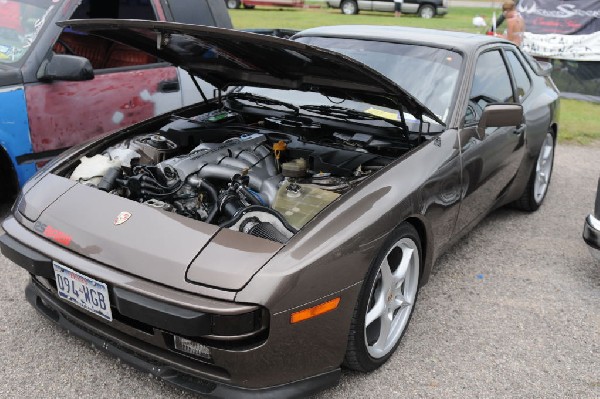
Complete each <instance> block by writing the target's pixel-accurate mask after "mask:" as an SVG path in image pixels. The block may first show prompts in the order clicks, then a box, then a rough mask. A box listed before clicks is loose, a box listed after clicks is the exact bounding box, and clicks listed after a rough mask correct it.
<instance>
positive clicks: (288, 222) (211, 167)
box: [70, 111, 395, 243]
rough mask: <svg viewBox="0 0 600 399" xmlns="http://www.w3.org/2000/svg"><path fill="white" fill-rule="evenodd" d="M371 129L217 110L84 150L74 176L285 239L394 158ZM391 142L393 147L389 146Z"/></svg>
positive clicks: (159, 204)
mask: <svg viewBox="0 0 600 399" xmlns="http://www.w3.org/2000/svg"><path fill="white" fill-rule="evenodd" d="M324 132H326V133H324ZM369 146H371V147H372V148H379V149H381V148H387V147H389V143H386V142H385V141H381V140H379V141H378V140H375V139H374V138H373V137H372V136H370V135H368V134H364V133H348V132H338V131H328V129H326V128H324V127H323V126H319V125H317V126H313V124H310V123H306V121H300V122H299V123H290V121H289V120H285V119H280V118H277V117H268V118H264V119H261V120H260V121H258V122H257V123H253V124H248V123H244V122H243V121H242V119H241V116H240V115H239V114H236V113H235V112H231V111H213V112H210V113H207V114H204V115H200V116H197V117H193V118H185V117H179V116H173V117H172V120H171V122H170V123H168V124H166V125H165V126H163V127H162V128H161V129H159V131H155V132H151V133H148V134H142V135H137V136H134V137H132V138H129V139H126V140H123V141H120V142H118V143H116V144H113V145H111V146H110V147H108V148H106V149H105V150H103V151H102V152H101V153H98V154H96V155H94V156H91V157H82V158H81V159H80V162H79V164H78V165H77V166H76V167H75V168H74V170H72V173H71V175H70V178H71V179H72V180H76V181H78V182H80V183H82V184H87V185H90V186H94V187H96V188H98V189H99V190H103V191H106V192H108V193H111V194H114V195H119V196H122V197H125V198H129V199H131V200H134V201H137V202H140V203H143V204H145V205H147V206H150V207H154V208H159V209H161V210H163V211H166V212H175V213H178V214H180V215H184V216H186V217H189V218H192V219H196V220H199V221H202V222H206V223H211V224H217V225H219V226H221V227H224V228H230V229H234V230H236V231H242V232H245V233H248V234H251V235H254V236H258V237H262V238H266V239H270V240H274V241H278V242H282V243H284V242H286V241H287V240H289V238H291V237H292V236H293V235H294V234H295V233H296V232H297V231H298V230H299V229H301V228H302V227H303V226H304V225H305V224H306V223H307V222H308V221H310V220H311V219H312V218H313V217H314V216H315V215H317V214H318V213H319V212H320V211H322V210H323V209H324V208H325V207H326V206H327V205H329V204H330V203H332V202H333V201H335V200H336V199H337V198H338V197H339V196H340V195H342V194H344V193H345V192H347V191H349V190H350V189H351V188H352V187H354V186H355V185H357V184H359V183H360V182H361V181H363V180H364V179H366V178H368V177H369V176H370V175H372V174H373V173H374V172H375V171H377V170H379V169H381V168H383V167H384V166H385V165H387V164H388V163H390V162H391V161H393V160H394V159H395V157H391V156H389V155H387V154H386V155H381V154H377V153H375V152H374V151H369ZM388 151H389V150H388Z"/></svg>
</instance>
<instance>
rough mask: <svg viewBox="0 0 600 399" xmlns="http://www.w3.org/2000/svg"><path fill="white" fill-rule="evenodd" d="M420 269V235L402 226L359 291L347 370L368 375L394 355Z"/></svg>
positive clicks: (412, 303) (350, 337)
mask: <svg viewBox="0 0 600 399" xmlns="http://www.w3.org/2000/svg"><path fill="white" fill-rule="evenodd" d="M420 267H421V240H420V238H419V234H418V233H417V231H416V230H415V228H414V227H413V226H412V225H411V224H409V223H403V224H401V225H400V226H399V227H398V228H397V229H396V230H395V231H394V232H393V233H392V234H391V235H390V237H389V238H388V239H387V240H386V243H385V244H384V245H383V247H382V248H381V251H380V252H379V255H378V256H377V257H376V258H375V261H374V262H373V264H372V265H371V268H370V270H369V273H368V274H367V277H366V280H365V282H364V284H363V287H362V289H361V293H360V296H359V298H358V302H357V304H356V307H355V309H354V315H353V317H352V323H351V325H350V332H349V335H348V349H347V351H346V356H345V359H344V365H345V366H346V367H348V368H351V369H354V370H358V371H365V372H366V371H371V370H374V369H376V368H377V367H379V366H381V365H382V364H383V363H385V362H386V360H387V359H388V358H389V357H390V356H391V355H392V354H393V353H394V351H395V350H396V348H397V347H398V344H399V343H400V340H401V338H402V336H403V335H404V333H405V331H406V328H407V326H408V323H409V322H410V318H411V316H412V313H413V309H414V306H415V302H416V299H417V294H418V290H419V276H420ZM384 331H386V332H384ZM384 335H385V336H384Z"/></svg>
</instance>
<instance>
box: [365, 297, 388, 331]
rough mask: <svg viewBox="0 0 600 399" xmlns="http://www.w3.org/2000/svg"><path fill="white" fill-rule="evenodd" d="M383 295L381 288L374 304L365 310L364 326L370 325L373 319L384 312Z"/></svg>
mask: <svg viewBox="0 0 600 399" xmlns="http://www.w3.org/2000/svg"><path fill="white" fill-rule="evenodd" d="M385 310H386V306H385V295H384V291H383V290H382V291H381V292H380V294H379V296H378V298H377V299H376V301H375V305H374V306H373V308H372V309H371V310H369V311H368V312H367V316H366V317H365V328H366V327H368V326H370V325H371V324H372V323H373V322H374V321H375V320H377V319H379V318H380V317H382V316H383V314H384V313H385Z"/></svg>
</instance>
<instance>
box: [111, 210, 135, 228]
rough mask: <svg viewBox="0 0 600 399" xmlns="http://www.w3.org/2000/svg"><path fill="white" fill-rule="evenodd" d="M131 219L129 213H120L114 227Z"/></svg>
mask: <svg viewBox="0 0 600 399" xmlns="http://www.w3.org/2000/svg"><path fill="white" fill-rule="evenodd" d="M130 217H131V213H129V212H121V213H119V215H118V216H117V218H116V219H115V226H118V225H120V224H123V223H125V222H126V221H128V220H129V218H130Z"/></svg>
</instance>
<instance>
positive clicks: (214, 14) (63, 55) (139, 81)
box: [0, 0, 232, 197]
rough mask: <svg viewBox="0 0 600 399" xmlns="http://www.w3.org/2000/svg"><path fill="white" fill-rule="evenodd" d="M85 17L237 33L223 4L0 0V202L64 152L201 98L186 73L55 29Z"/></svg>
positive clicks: (198, 0) (216, 0)
mask: <svg viewBox="0 0 600 399" xmlns="http://www.w3.org/2000/svg"><path fill="white" fill-rule="evenodd" d="M88 18H89V19H94V18H118V19H125V18H127V19H144V20H154V21H170V22H182V23H188V24H198V25H210V26H217V27H222V28H231V27H232V25H231V20H230V18H229V14H228V13H227V9H226V8H225V7H224V6H223V3H222V2H221V1H220V0H81V1H76V0H2V1H0V197H9V196H11V195H12V194H14V193H16V189H17V187H19V186H22V185H23V184H24V183H25V181H26V180H27V179H29V177H31V176H32V175H33V174H34V173H35V171H36V170H37V166H36V165H37V164H39V163H40V162H41V161H44V160H47V159H49V158H52V157H54V156H55V155H57V154H58V153H60V152H62V151H63V150H65V149H66V148H69V147H71V146H73V145H75V144H79V143H81V142H83V141H86V140H89V139H91V138H92V137H95V136H98V135H101V134H104V133H108V132H110V131H112V130H117V129H122V128H123V127H126V126H129V125H131V124H133V123H136V122H140V121H142V120H144V119H147V118H150V117H153V116H155V115H158V114H161V113H164V112H168V111H170V110H173V109H177V108H180V107H181V106H183V105H188V104H192V103H194V102H196V101H198V100H201V97H200V95H199V93H198V91H197V90H196V88H195V85H194V84H193V82H192V81H191V78H190V77H189V76H188V74H187V73H186V72H185V71H183V70H181V69H178V68H176V67H174V66H172V65H170V64H168V63H166V62H163V61H162V60H160V59H158V58H156V57H152V56H149V55H148V54H146V53H143V52H141V51H139V50H136V49H133V48H130V47H127V46H125V45H122V44H116V43H111V42H109V41H108V40H105V39H102V38H99V37H94V36H91V35H88V34H86V33H83V32H78V31H76V30H69V29H66V30H64V31H63V30H62V29H61V28H60V27H58V26H57V25H56V22H57V21H63V20H66V19H88ZM206 88H207V87H205V89H206ZM205 92H206V93H207V95H211V94H212V90H211V89H210V88H208V90H205Z"/></svg>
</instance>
